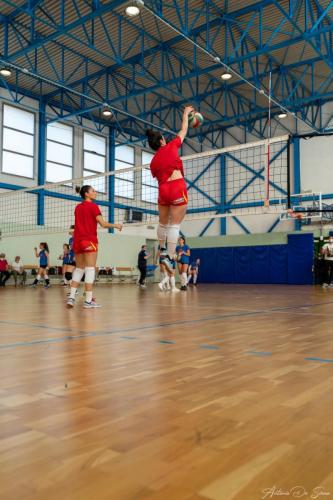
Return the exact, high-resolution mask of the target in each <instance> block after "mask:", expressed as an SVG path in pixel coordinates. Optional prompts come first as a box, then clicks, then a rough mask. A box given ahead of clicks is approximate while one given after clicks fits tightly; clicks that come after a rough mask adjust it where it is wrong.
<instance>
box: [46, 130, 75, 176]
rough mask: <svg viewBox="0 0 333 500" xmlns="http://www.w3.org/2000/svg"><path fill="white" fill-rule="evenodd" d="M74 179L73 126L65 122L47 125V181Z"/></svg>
mask: <svg viewBox="0 0 333 500" xmlns="http://www.w3.org/2000/svg"><path fill="white" fill-rule="evenodd" d="M70 179H73V128H72V127H70V126H69V125H64V124H63V123H50V124H49V125H48V126H47V141H46V181H47V182H60V181H67V180H70Z"/></svg>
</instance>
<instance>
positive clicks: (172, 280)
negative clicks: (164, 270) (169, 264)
mask: <svg viewBox="0 0 333 500" xmlns="http://www.w3.org/2000/svg"><path fill="white" fill-rule="evenodd" d="M170 285H171V288H172V289H174V288H176V278H175V277H174V276H171V277H170Z"/></svg>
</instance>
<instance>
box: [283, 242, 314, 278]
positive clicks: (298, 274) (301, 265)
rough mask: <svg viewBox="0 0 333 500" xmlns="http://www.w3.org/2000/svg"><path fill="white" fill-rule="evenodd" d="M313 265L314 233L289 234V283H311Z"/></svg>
mask: <svg viewBox="0 0 333 500" xmlns="http://www.w3.org/2000/svg"><path fill="white" fill-rule="evenodd" d="M312 266H313V235H312V234H307V233H305V234H289V235H288V283H289V284H291V285H311V284H312V282H313V278H312Z"/></svg>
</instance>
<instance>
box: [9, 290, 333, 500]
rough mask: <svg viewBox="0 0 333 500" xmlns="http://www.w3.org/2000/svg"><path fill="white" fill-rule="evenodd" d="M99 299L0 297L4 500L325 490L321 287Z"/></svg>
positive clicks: (326, 345)
mask: <svg viewBox="0 0 333 500" xmlns="http://www.w3.org/2000/svg"><path fill="white" fill-rule="evenodd" d="M96 295H97V297H98V299H99V300H100V301H101V302H102V303H103V304H104V307H103V309H100V310H83V309H81V307H77V308H76V309H74V310H67V309H65V308H64V297H65V290H63V289H60V287H56V286H54V287H52V288H51V289H49V290H44V289H42V288H40V289H37V290H31V289H25V290H21V289H14V288H9V287H8V288H6V289H1V290H0V297H1V319H0V344H1V345H0V498H1V500H2V499H4V500H104V499H105V500H113V499H115V500H146V499H151V500H199V499H201V500H203V499H211V500H231V499H234V500H252V499H253V500H257V499H261V498H275V497H281V496H282V497H285V496H290V497H292V496H296V495H295V492H296V494H297V493H298V494H299V496H298V497H299V498H306V499H308V498H332V496H333V446H332V438H333V328H332V318H333V316H332V312H333V289H332V290H322V289H320V288H314V287H310V286H307V287H301V286H300V287H292V286H289V287H285V286H241V285H238V286H236V285H234V286H231V285H211V286H200V287H198V288H197V289H193V288H192V289H190V290H189V291H188V293H187V294H186V293H182V294H179V295H177V296H170V295H167V294H162V293H160V292H158V291H157V290H156V287H155V286H152V287H151V288H149V289H147V290H146V291H142V290H139V289H138V288H137V287H136V286H133V285H132V286H131V285H100V286H98V287H97V289H96ZM296 488H298V489H296ZM316 488H322V489H316ZM316 495H317V496H316ZM298 497H297V498H298Z"/></svg>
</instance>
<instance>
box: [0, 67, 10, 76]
mask: <svg viewBox="0 0 333 500" xmlns="http://www.w3.org/2000/svg"><path fill="white" fill-rule="evenodd" d="M11 74H12V70H11V69H9V68H1V69H0V75H1V76H10V75H11Z"/></svg>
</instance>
